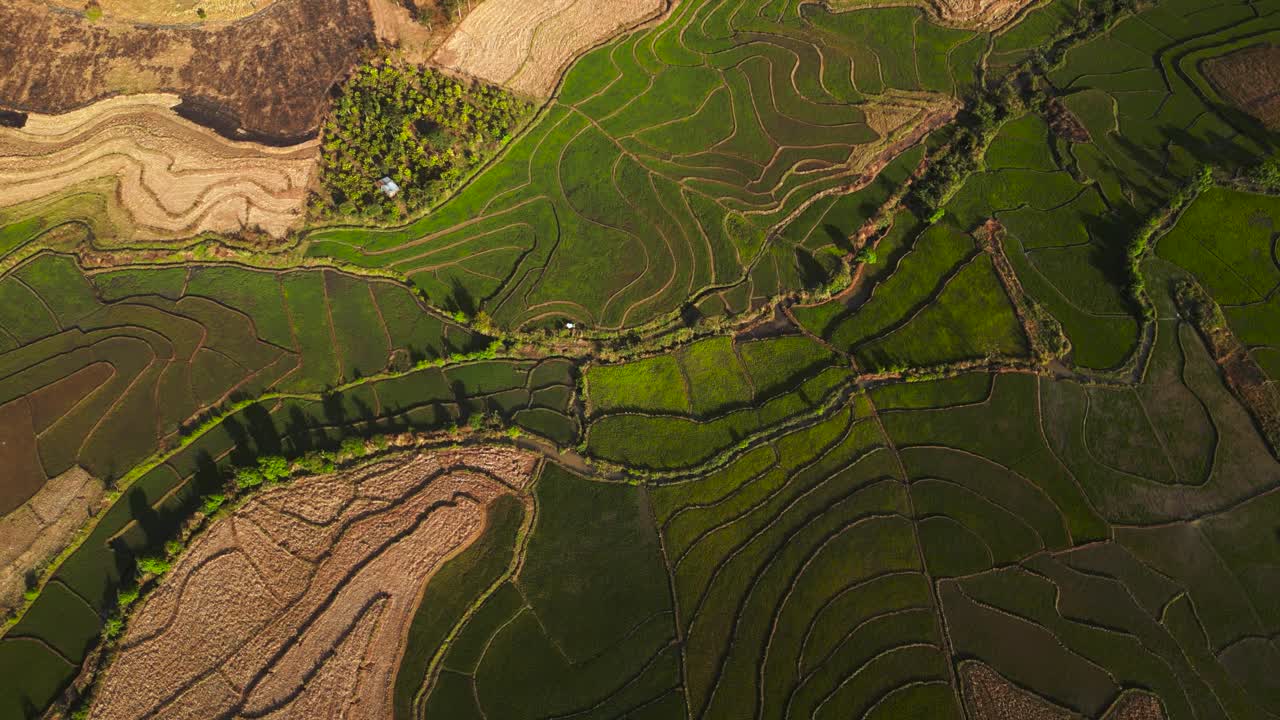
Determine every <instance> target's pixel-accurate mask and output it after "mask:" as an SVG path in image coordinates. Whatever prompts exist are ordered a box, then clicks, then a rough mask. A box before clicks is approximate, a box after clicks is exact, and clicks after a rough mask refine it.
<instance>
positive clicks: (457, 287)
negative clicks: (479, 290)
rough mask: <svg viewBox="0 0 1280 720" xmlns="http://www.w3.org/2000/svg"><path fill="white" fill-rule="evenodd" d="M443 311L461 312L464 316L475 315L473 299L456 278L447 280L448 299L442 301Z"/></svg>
mask: <svg viewBox="0 0 1280 720" xmlns="http://www.w3.org/2000/svg"><path fill="white" fill-rule="evenodd" d="M444 309H445V310H447V311H448V312H462V313H464V314H466V315H475V314H476V300H475V297H474V296H472V294H471V291H470V290H468V289H467V287H466V286H465V285H463V284H462V283H461V282H460V281H459V280H458V278H457V277H451V278H449V299H448V300H445V301H444Z"/></svg>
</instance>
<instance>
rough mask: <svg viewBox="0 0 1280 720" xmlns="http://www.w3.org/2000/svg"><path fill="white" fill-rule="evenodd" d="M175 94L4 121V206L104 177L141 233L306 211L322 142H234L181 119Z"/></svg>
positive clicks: (190, 231) (282, 227) (286, 217)
mask: <svg viewBox="0 0 1280 720" xmlns="http://www.w3.org/2000/svg"><path fill="white" fill-rule="evenodd" d="M180 102H181V99H180V98H178V97H177V96H176V95H137V96H122V97H116V98H111V99H109V100H103V101H102V102H99V103H95V104H93V105H91V106H89V107H87V108H83V109H81V110H76V111H73V112H69V113H66V114H63V115H31V116H30V117H29V118H28V120H27V123H26V125H25V126H24V127H23V128H21V129H14V128H0V207H3V206H9V205H16V204H18V203H24V202H27V201H30V200H35V199H38V198H41V197H46V196H49V195H54V194H57V193H60V192H62V191H65V190H68V189H70V188H74V187H76V186H78V185H81V184H83V183H86V182H89V181H91V180H95V179H98V178H104V177H114V178H116V179H117V180H118V183H117V186H116V187H117V190H116V198H117V200H118V202H119V204H120V206H121V207H122V209H123V210H124V212H125V213H126V214H127V215H128V217H129V219H130V220H131V221H132V223H133V224H134V225H135V226H136V229H137V232H136V233H134V234H133V236H134V237H136V238H141V239H153V238H161V237H185V236H190V235H194V234H197V233H200V232H204V231H215V232H234V231H237V230H241V229H246V228H249V229H251V228H260V229H262V230H264V231H266V232H268V233H270V234H271V235H273V236H276V237H279V236H282V235H284V234H285V232H286V231H288V230H289V229H290V228H291V227H293V226H295V225H296V224H297V223H298V222H299V221H301V219H302V214H303V208H304V203H305V200H306V186H307V184H308V183H309V182H310V180H311V176H312V173H313V171H314V169H315V164H316V156H317V143H318V141H311V142H307V143H303V144H301V145H297V146H293V147H288V148H272V147H268V146H265V145H259V144H256V143H248V142H235V141H231V140H227V139H226V138H223V137H222V136H220V135H218V134H217V133H215V132H213V131H212V130H208V129H206V128H203V127H200V126H199V125H196V124H195V123H192V122H190V121H188V120H184V119H182V118H180V117H179V116H178V115H177V114H176V113H175V112H174V111H173V108H174V107H175V106H176V105H178V104H179V103H180Z"/></svg>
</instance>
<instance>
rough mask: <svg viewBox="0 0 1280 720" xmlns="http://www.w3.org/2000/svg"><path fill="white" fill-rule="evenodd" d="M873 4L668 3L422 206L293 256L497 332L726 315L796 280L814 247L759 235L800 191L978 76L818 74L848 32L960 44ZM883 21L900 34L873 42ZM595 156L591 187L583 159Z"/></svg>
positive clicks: (961, 72)
mask: <svg viewBox="0 0 1280 720" xmlns="http://www.w3.org/2000/svg"><path fill="white" fill-rule="evenodd" d="M858 15H860V16H861V15H862V13H859V14H858ZM871 15H874V16H875V17H874V19H873V18H871V17H868V18H867V19H866V21H865V22H858V23H854V24H852V25H850V23H849V22H848V18H845V17H844V16H830V15H827V14H825V13H821V12H819V13H809V12H808V11H806V12H805V13H801V12H800V11H799V10H798V9H797V8H796V7H791V6H788V7H785V8H777V7H765V6H764V4H762V3H759V2H753V3H748V4H746V5H744V6H743V7H740V8H733V7H732V6H731V5H727V4H725V3H723V2H718V1H711V2H703V3H689V4H684V5H682V6H680V7H679V8H677V9H676V10H675V12H674V13H673V15H672V16H671V17H670V18H669V19H668V20H667V21H665V22H664V23H662V24H660V25H658V26H656V27H654V28H651V29H647V30H643V31H639V32H636V33H633V34H631V35H629V36H627V37H626V39H624V40H622V41H620V42H615V43H613V44H611V45H607V46H605V47H603V48H601V49H599V50H595V51H593V52H592V53H590V54H588V55H587V56H586V57H584V58H583V59H581V60H580V61H579V62H578V63H577V64H576V65H575V66H574V68H573V69H572V70H571V71H570V73H569V75H568V76H567V78H566V79H565V81H564V83H563V85H562V86H561V88H560V90H559V92H558V94H557V96H556V98H555V99H554V100H553V101H552V103H551V104H550V105H549V106H548V107H547V109H546V110H545V111H544V117H543V118H542V120H541V122H540V123H538V125H537V126H536V127H535V128H534V129H533V130H532V131H531V132H529V133H528V134H526V135H524V136H523V137H522V138H521V139H519V140H518V141H517V142H515V143H514V144H513V145H512V146H511V147H510V148H508V149H507V150H506V153H505V155H504V157H503V158H502V160H501V161H499V162H498V163H496V164H495V165H494V166H493V167H492V168H490V169H489V170H488V171H486V172H485V173H484V174H482V175H481V176H479V177H478V178H476V179H475V180H474V181H473V182H472V183H471V185H469V186H468V187H467V188H466V189H465V190H464V191H462V192H461V193H460V194H459V195H458V196H457V197H456V198H455V199H453V200H452V201H450V202H448V203H446V204H444V205H443V206H441V207H440V208H438V209H437V210H436V211H435V212H433V213H432V214H431V215H430V216H429V217H428V218H425V219H424V220H422V221H419V222H418V223H415V224H414V225H411V226H409V227H406V228H403V229H399V230H394V231H388V232H381V233H377V232H368V231H363V230H362V231H359V232H357V231H355V230H354V229H351V230H348V229H334V230H320V231H316V232H314V233H312V234H311V235H309V236H308V238H307V252H308V254H310V255H315V256H329V257H334V258H337V259H340V260H342V261H344V262H351V263H355V264H357V265H365V266H369V267H391V268H393V269H395V270H397V271H399V272H402V273H404V274H406V275H408V276H409V277H411V278H412V279H413V280H414V282H415V283H416V284H418V285H419V286H420V287H422V288H423V289H425V290H426V291H427V293H428V295H429V296H430V297H431V298H433V300H434V301H436V302H440V303H447V302H449V301H450V300H453V301H454V302H456V303H457V304H458V305H459V306H465V305H467V304H473V305H474V306H477V307H481V308H483V309H485V310H486V311H487V312H489V313H490V314H491V315H492V316H493V317H494V318H495V319H496V320H498V321H500V322H502V323H503V324H505V325H511V326H524V325H530V324H535V325H536V324H538V323H540V322H543V321H545V320H547V319H550V318H553V317H565V318H570V319H573V320H577V321H579V322H586V323H588V324H591V325H593V326H597V327H606V328H608V327H621V326H628V325H637V324H643V323H644V322H646V321H648V320H651V319H653V318H655V317H657V316H659V315H662V314H664V313H667V312H670V311H671V310H673V309H675V307H676V306H677V305H678V304H679V302H680V301H681V300H684V299H686V298H692V299H693V300H694V301H701V300H703V299H704V298H710V297H716V296H718V297H721V299H722V301H723V302H722V303H721V309H720V311H723V310H725V309H731V310H733V311H740V310H742V309H745V307H746V304H745V303H746V301H748V300H750V299H751V298H761V299H762V298H767V297H769V296H771V295H773V294H776V293H777V292H778V291H779V290H782V289H788V288H797V287H800V286H801V285H802V284H805V283H808V282H812V278H802V277H800V275H801V273H802V270H804V267H807V266H808V265H811V264H814V263H813V262H806V261H813V260H814V258H813V256H814V255H817V256H818V258H819V260H821V258H822V256H823V255H825V254H827V253H826V248H825V247H824V245H825V244H821V245H818V246H817V247H815V248H812V249H803V250H802V251H801V252H803V253H804V255H803V258H800V259H798V258H797V252H796V251H795V249H794V248H792V247H781V248H777V247H773V246H776V245H778V243H775V242H773V241H772V240H771V239H770V240H768V242H766V240H767V238H771V237H772V236H773V235H774V234H776V233H775V232H774V231H776V230H778V229H780V228H783V227H785V226H786V225H787V223H788V221H789V220H790V219H792V218H793V217H795V216H796V215H797V214H799V213H801V212H802V211H803V210H804V209H805V208H806V207H807V206H808V205H810V204H812V203H814V202H823V201H825V199H826V198H828V197H832V196H834V195H836V194H841V193H843V192H847V191H848V190H849V189H856V188H857V187H861V186H862V185H866V184H869V183H870V182H871V181H872V180H874V179H875V176H876V175H877V174H878V173H879V171H880V169H881V168H882V167H883V166H884V165H885V164H886V163H891V162H892V161H893V160H894V159H895V158H896V157H897V156H898V155H900V154H902V153H903V152H904V151H905V150H907V149H908V148H909V147H911V146H912V145H914V144H915V142H916V141H918V140H919V138H920V137H921V136H922V135H923V134H924V133H926V132H928V131H929V130H930V129H932V128H933V127H934V126H935V125H936V124H937V123H938V122H940V121H944V120H945V119H947V118H949V117H950V115H951V113H953V112H954V109H955V102H954V101H953V100H952V99H951V96H952V94H954V93H955V92H957V91H958V89H959V88H958V86H959V85H962V84H963V85H964V86H967V85H969V84H972V82H973V75H974V73H975V72H976V59H975V58H971V59H970V60H971V62H973V63H974V65H969V66H958V67H955V68H952V67H950V66H948V65H947V64H946V61H945V59H944V60H943V62H942V64H941V65H938V64H937V61H935V60H934V59H933V56H932V55H928V56H925V55H923V54H922V58H924V57H928V58H929V61H928V63H926V62H925V60H923V59H922V60H921V63H920V64H921V66H922V69H921V70H920V71H919V73H915V72H913V73H912V74H911V76H910V77H905V76H904V77H896V78H889V79H888V80H887V81H886V80H882V79H881V78H879V77H878V76H877V77H875V78H870V77H868V78H863V79H860V80H859V82H860V83H862V84H865V85H866V87H861V85H860V86H858V87H855V86H854V83H853V80H852V78H851V77H844V78H842V77H841V76H840V75H839V74H838V73H836V72H832V71H831V69H832V68H833V67H844V68H848V67H850V65H851V63H852V61H851V54H856V53H863V52H866V51H867V50H866V48H867V46H866V45H863V44H861V43H863V42H874V43H880V44H879V45H875V47H879V48H881V50H882V51H883V52H886V53H887V52H906V53H912V54H914V53H915V50H914V49H913V47H912V43H913V42H914V41H915V40H916V37H915V36H916V35H917V34H919V35H921V37H920V38H919V42H921V43H923V44H927V45H928V46H929V48H930V50H931V51H932V50H933V49H936V48H939V47H941V48H950V47H952V46H953V45H958V44H961V43H965V42H968V41H970V40H971V39H976V36H975V35H974V34H973V33H968V32H961V31H951V30H944V29H940V28H937V27H936V26H933V25H930V24H929V23H927V22H926V21H922V20H921V18H922V17H923V14H922V12H921V11H919V10H915V9H907V8H900V9H891V10H877V11H874V12H873V13H871ZM885 23H888V24H889V25H890V26H891V27H892V32H896V33H898V34H896V35H893V34H890V35H889V36H888V37H882V36H881V35H880V33H881V30H880V29H879V26H880V25H883V24H885ZM730 32H734V33H736V35H728V36H727V37H726V36H725V34H726V33H730ZM815 38H816V39H815ZM895 43H896V44H895ZM929 63H932V64H929ZM858 67H859V68H860V67H862V66H861V64H859V65H858ZM821 68H826V69H827V70H826V71H823V72H820V69H821ZM953 74H954V75H955V79H953ZM850 102H852V103H855V104H852V105H849V104H847V103H850ZM708 148H710V149H708ZM609 160H612V161H613V162H612V163H611V164H609V169H608V171H607V172H608V173H609V176H610V179H611V183H610V184H608V185H605V186H602V185H600V184H599V183H596V182H595V179H596V178H597V177H598V176H599V175H598V173H597V171H596V170H594V168H598V167H603V165H604V164H606V163H608V162H609ZM589 167H591V168H593V169H592V170H591V171H588V168H589ZM895 172H900V170H895ZM891 176H892V174H890V177H891ZM587 178H590V181H586V180H587ZM824 207H825V206H824ZM838 221H839V222H846V223H850V224H852V225H854V226H855V229H856V226H857V225H860V224H861V223H860V222H858V221H853V220H851V219H847V218H840V219H839V220H838ZM587 245H590V248H589V249H588V247H587ZM766 245H767V246H769V247H766ZM832 247H834V246H832ZM622 257H638V258H641V260H640V262H639V263H638V264H637V263H620V262H618V260H619V259H620V258H622ZM568 263H572V266H571V267H570V266H568ZM818 264H820V262H819V263H818ZM805 272H812V271H811V270H805ZM744 283H746V284H747V285H744ZM736 288H742V290H741V291H739V292H729V291H730V290H731V289H736ZM570 290H572V294H570ZM725 303H727V305H728V307H727V308H726V307H725ZM704 307H714V305H707V306H704ZM588 308H592V310H589V309H588Z"/></svg>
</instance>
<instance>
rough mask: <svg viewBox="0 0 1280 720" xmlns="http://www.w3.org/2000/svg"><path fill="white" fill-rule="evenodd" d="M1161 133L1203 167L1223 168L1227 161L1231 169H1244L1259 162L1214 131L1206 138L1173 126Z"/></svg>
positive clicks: (1236, 143)
mask: <svg viewBox="0 0 1280 720" xmlns="http://www.w3.org/2000/svg"><path fill="white" fill-rule="evenodd" d="M1160 132H1162V133H1164V135H1165V137H1167V138H1169V142H1170V143H1171V144H1172V145H1177V146H1178V147H1180V148H1182V149H1183V150H1186V151H1187V153H1189V154H1190V155H1191V157H1193V158H1195V161H1196V162H1197V163H1200V164H1201V165H1217V166H1221V165H1223V164H1224V162H1223V161H1224V160H1225V161H1226V164H1227V165H1228V166H1229V167H1244V166H1249V165H1253V164H1254V163H1255V162H1257V160H1258V158H1256V157H1255V156H1254V154H1253V153H1252V152H1250V151H1249V150H1248V149H1246V148H1244V147H1241V146H1240V144H1239V143H1238V142H1236V141H1235V139H1233V138H1229V137H1227V136H1225V135H1223V134H1221V133H1219V132H1217V131H1214V130H1210V131H1209V132H1207V133H1205V136H1204V137H1197V136H1195V135H1192V134H1191V133H1189V132H1187V131H1186V130H1184V129H1182V128H1179V127H1173V126H1167V127H1163V128H1161V129H1160ZM1255 139H1256V138H1255ZM1262 144H1263V145H1264V146H1266V147H1270V143H1269V142H1263V143H1262Z"/></svg>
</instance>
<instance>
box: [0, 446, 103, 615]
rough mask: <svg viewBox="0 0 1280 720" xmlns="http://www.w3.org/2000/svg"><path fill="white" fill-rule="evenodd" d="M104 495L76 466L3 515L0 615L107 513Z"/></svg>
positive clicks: (18, 601)
mask: <svg viewBox="0 0 1280 720" xmlns="http://www.w3.org/2000/svg"><path fill="white" fill-rule="evenodd" d="M0 427H3V421H0ZM103 492H104V487H103V485H102V481H100V480H98V479H97V478H94V477H92V476H90V475H89V473H87V472H85V471H84V470H82V469H80V468H72V469H71V470H68V471H66V472H64V473H62V474H61V475H59V476H57V477H55V478H52V479H51V480H49V481H48V482H46V483H45V484H44V486H43V487H41V488H40V491H39V492H37V493H36V494H35V495H33V496H32V497H30V498H29V499H27V501H26V502H24V503H23V504H22V505H20V506H18V507H17V508H16V509H14V510H12V511H9V512H7V513H5V514H4V516H3V517H0V614H3V613H4V612H5V611H7V610H9V609H11V608H15V607H17V606H18V605H19V604H21V602H22V594H23V591H24V590H26V578H27V574H28V573H30V572H33V571H35V570H36V569H37V568H40V567H41V566H43V565H44V564H45V563H46V562H48V560H49V559H50V558H52V557H54V556H55V555H57V554H58V553H60V552H62V550H63V548H65V547H66V546H67V544H68V543H70V542H71V540H72V539H73V538H74V537H75V535H76V532H78V531H79V530H80V528H81V527H83V526H84V524H85V523H86V522H88V521H89V518H90V517H92V516H93V514H94V513H96V512H97V511H98V510H99V509H101V506H102V500H103Z"/></svg>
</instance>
